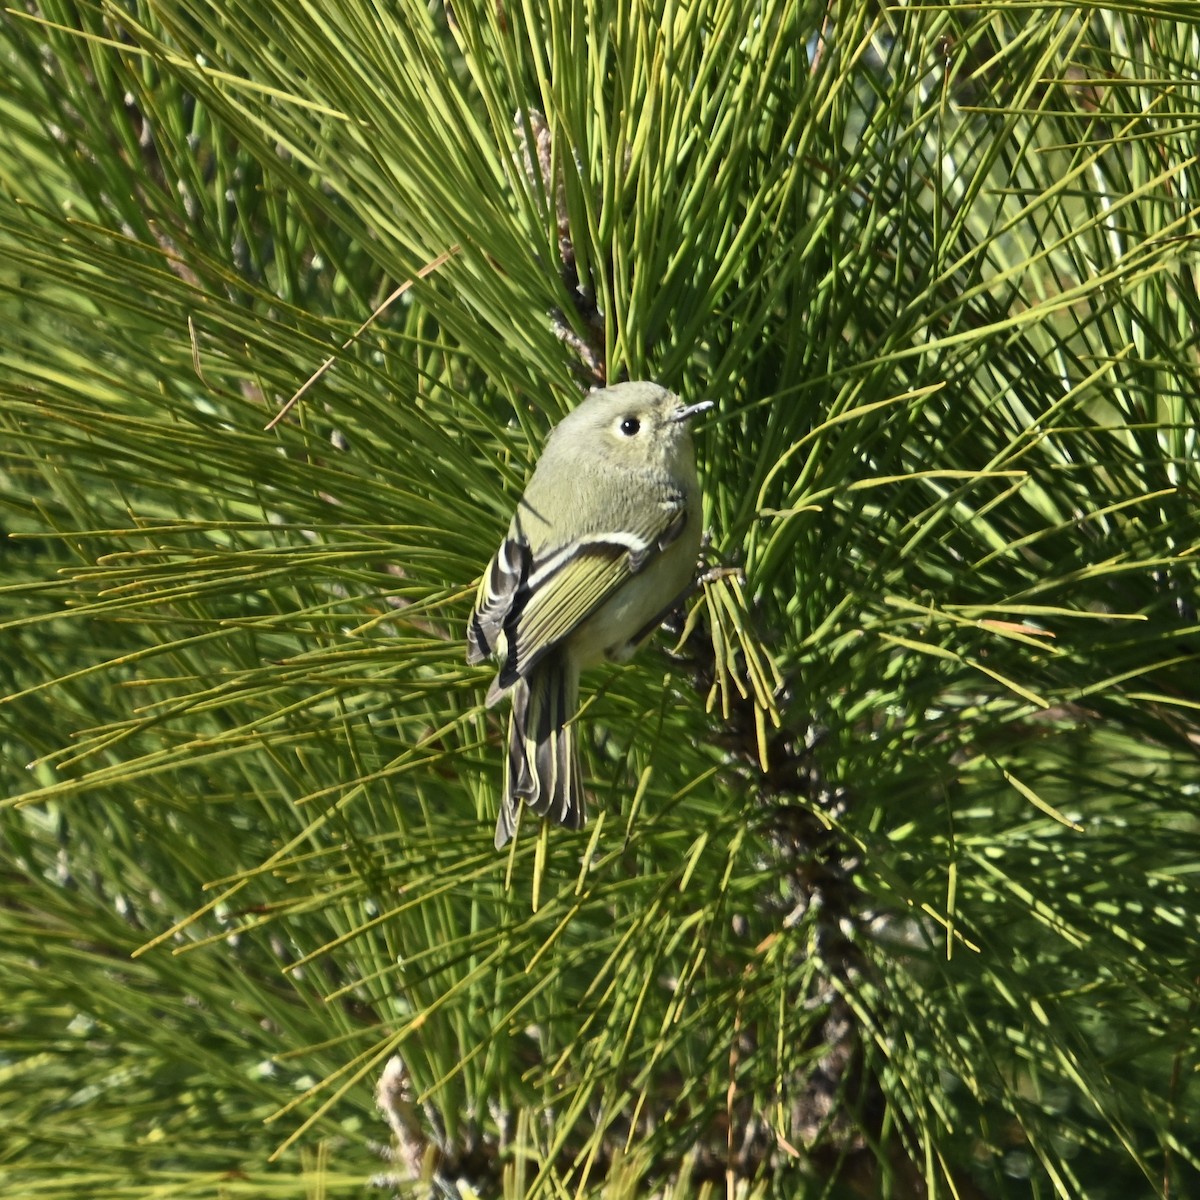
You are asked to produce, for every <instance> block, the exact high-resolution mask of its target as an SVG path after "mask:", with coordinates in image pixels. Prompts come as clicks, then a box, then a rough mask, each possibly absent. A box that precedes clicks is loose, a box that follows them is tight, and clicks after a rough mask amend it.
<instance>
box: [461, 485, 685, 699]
mask: <svg viewBox="0 0 1200 1200" xmlns="http://www.w3.org/2000/svg"><path fill="white" fill-rule="evenodd" d="M686 524H687V509H686V501H685V498H684V496H683V494H682V493H676V492H672V493H670V494H669V495H668V496H667V497H664V499H663V500H662V501H661V502H660V503H658V504H654V505H649V506H647V509H646V511H645V512H644V513H643V514H641V516H640V518H639V520H638V521H637V522H636V527H635V528H633V529H628V530H622V531H620V532H598V533H592V534H587V535H585V536H583V537H581V538H578V539H576V540H575V541H573V542H571V543H570V544H569V545H567V546H560V547H556V548H552V549H548V550H546V551H545V552H543V553H541V554H539V555H537V556H536V557H534V556H529V558H528V559H525V560H523V561H524V565H525V568H526V569H525V571H524V575H523V578H520V579H518V578H517V577H516V574H515V573H513V572H510V573H509V574H508V575H507V576H506V577H505V580H504V584H503V585H502V586H507V585H508V584H510V583H511V584H512V587H511V591H510V592H509V593H508V594H507V598H506V599H505V601H504V613H503V617H501V618H500V619H499V620H498V621H497V622H496V628H497V632H501V633H502V634H503V637H504V642H505V646H504V649H505V662H504V666H503V667H502V668H501V671H500V674H499V676H498V677H497V679H496V684H495V686H494V687H493V692H495V694H496V695H497V696H498V695H499V694H500V693H501V692H503V691H505V690H506V689H507V688H509V687H511V686H512V684H514V683H515V682H516V681H517V679H519V678H521V677H522V676H524V675H526V674H527V673H528V672H529V670H530V669H531V668H532V667H533V666H534V664H535V663H536V662H537V661H538V659H539V658H541V657H542V655H543V654H545V653H546V651H548V650H549V649H551V648H552V647H553V646H555V645H557V644H558V643H559V642H561V641H562V640H563V639H564V638H567V637H569V636H570V635H571V634H572V633H573V632H574V631H575V630H576V629H578V628H579V626H580V625H581V624H582V623H583V622H584V621H586V620H587V618H588V617H590V616H591V615H592V614H593V613H595V612H597V611H598V610H599V609H600V608H602V607H603V606H604V604H605V603H606V602H607V601H608V600H609V599H611V598H612V597H613V596H614V595H615V594H616V593H617V592H618V591H619V590H620V588H621V587H622V586H623V585H624V584H625V582H626V581H627V580H629V579H630V578H632V577H633V576H634V575H636V574H637V573H638V572H639V571H642V570H644V569H645V568H646V566H647V565H648V564H649V563H651V562H653V560H654V559H655V557H656V556H657V555H658V554H659V553H660V552H661V551H662V550H664V549H665V548H666V547H667V546H669V545H670V544H671V543H672V542H673V541H675V539H676V538H677V537H679V535H680V534H681V533H682V532H683V529H684V526H685V525H686ZM511 540H512V539H511V537H510V539H508V540H507V541H506V542H505V546H503V547H501V551H500V553H499V554H498V555H497V556H496V557H497V560H499V559H500V558H504V559H505V560H506V561H509V562H512V561H514V560H517V559H520V558H521V554H520V551H519V550H518V549H517V548H516V547H510V546H509V542H511ZM506 547H508V548H507V549H506ZM525 549H526V551H527V550H528V547H526V548H525ZM491 611H492V610H491V609H489V610H488V613H487V614H485V616H484V619H486V617H487V615H488V614H490V612H491ZM497 611H498V610H497ZM476 615H477V618H478V617H479V613H478V610H477V614H476ZM490 644H492V645H494V644H495V641H494V640H493V641H492V642H491V643H490Z"/></svg>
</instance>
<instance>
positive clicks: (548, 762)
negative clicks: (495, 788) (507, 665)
mask: <svg viewBox="0 0 1200 1200" xmlns="http://www.w3.org/2000/svg"><path fill="white" fill-rule="evenodd" d="M578 703H579V668H578V667H577V666H575V664H574V663H572V662H571V661H570V657H569V656H568V655H567V654H565V653H563V652H562V651H555V652H552V653H550V654H548V655H546V657H545V658H543V659H542V660H541V662H539V663H538V664H537V666H536V667H535V668H534V669H533V671H532V672H530V677H529V678H528V679H518V680H517V682H516V683H515V684H514V685H513V689H512V712H511V713H510V714H509V718H508V763H507V766H506V770H505V773H504V801H503V803H502V804H501V806H500V817H499V819H498V820H497V821H496V849H497V850H499V849H500V848H501V847H502V846H503V845H504V844H505V843H506V842H507V841H508V840H509V838H511V837H512V835H513V833H514V832H515V831H516V827H517V808H518V806H519V804H520V803H521V801H522V800H523V801H524V802H525V803H526V804H528V805H529V807H530V808H532V809H533V811H534V812H535V813H537V814H538V816H540V817H546V816H549V817H553V818H554V819H555V820H556V821H560V822H561V823H562V824H563V825H566V826H568V827H569V828H571V829H578V828H579V827H580V826H581V825H582V824H583V822H584V820H585V819H586V816H587V810H586V807H585V801H584V796H583V780H582V776H581V773H580V770H579V750H578V748H577V747H576V745H575V726H574V724H572V723H570V722H571V718H572V717H573V716H574V715H575V710H576V708H577V707H578Z"/></svg>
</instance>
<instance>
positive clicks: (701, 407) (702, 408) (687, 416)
mask: <svg viewBox="0 0 1200 1200" xmlns="http://www.w3.org/2000/svg"><path fill="white" fill-rule="evenodd" d="M712 407H713V402H712V401H711V400H701V401H700V403H699V404H692V405H689V406H688V407H687V408H681V409H680V410H679V411H678V412H677V413H675V415H674V416H673V417H672V418H671V420H672V421H690V420H691V419H692V418H693V417H698V416H699V415H700V414H701V413H705V412H708V410H709V409H710V408H712Z"/></svg>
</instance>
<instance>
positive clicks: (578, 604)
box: [467, 382, 712, 850]
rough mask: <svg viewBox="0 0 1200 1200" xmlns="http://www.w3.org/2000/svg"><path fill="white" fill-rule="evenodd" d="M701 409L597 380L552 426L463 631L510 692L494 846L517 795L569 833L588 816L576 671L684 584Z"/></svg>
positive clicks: (618, 657) (626, 637) (634, 645)
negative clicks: (695, 429) (694, 430)
mask: <svg viewBox="0 0 1200 1200" xmlns="http://www.w3.org/2000/svg"><path fill="white" fill-rule="evenodd" d="M710 408H712V402H711V401H705V402H704V403H701V404H693V405H691V406H685V405H684V404H683V402H682V401H681V400H680V399H679V397H678V396H676V395H674V394H673V393H671V392H669V391H667V389H666V388H663V387H659V386H658V385H657V384H655V383H645V382H635V383H619V384H616V385H615V386H613V387H608V388H598V389H593V390H592V391H591V392H590V393H589V394H588V396H587V397H586V398H585V399H584V400H583V402H582V403H581V404H580V405H579V407H578V408H576V409H575V410H574V411H573V412H571V413H570V414H569V415H568V416H566V417H564V418H563V420H562V421H560V422H559V423H558V425H556V426H555V428H554V429H553V430H552V431H551V433H550V437H549V438H548V440H547V442H546V446H545V449H544V450H543V451H542V455H541V458H539V459H538V463H537V466H536V467H535V468H534V472H533V476H532V477H531V478H530V480H529V483H528V485H527V486H526V488H525V494H524V496H522V497H521V501H520V503H519V504H518V505H517V511H516V513H515V514H514V515H513V519H512V524H511V525H510V526H509V528H508V534H507V536H506V537H505V539H504V542H503V543H502V545H501V546H500V549H499V550H498V551H497V552H496V555H495V557H494V558H493V559H492V561H491V563H490V564H489V565H488V568H487V570H486V571H485V572H484V573H483V579H482V580H481V581H480V584H479V591H478V594H477V595H476V598H475V611H474V612H473V613H472V615H471V620H470V623H469V625H468V628H467V662H468V663H478V662H482V661H483V659H485V658H487V657H489V656H495V657H496V658H497V659H499V660H500V670H499V672H498V674H497V675H496V678H495V680H494V681H493V683H492V686H491V689H490V690H489V691H488V694H487V705H488V707H489V708H490V707H491V706H492V705H494V704H495V703H496V702H497V701H498V700H499V699H500V698H501V697H502V696H504V695H506V694H511V696H512V711H511V713H510V715H509V721H508V761H507V764H506V769H505V776H504V799H503V802H502V803H501V806H500V817H499V819H498V820H497V822H496V849H497V850H499V849H500V848H501V847H503V846H504V844H505V843H506V842H507V841H508V840H509V838H511V837H512V835H513V833H514V831H515V830H516V825H517V812H518V808H519V802H520V801H522V800H523V801H525V803H526V804H528V805H529V807H530V808H532V809H533V811H534V812H535V813H537V814H538V815H539V816H552V817H554V818H555V820H557V821H560V822H562V824H564V825H567V826H569V827H570V828H572V829H578V828H580V826H582V825H583V823H584V821H585V820H586V816H587V813H586V806H585V802H584V795H583V784H582V782H581V778H580V770H579V752H578V750H577V748H576V745H575V725H574V722H573V720H572V718H573V717H574V716H575V713H576V709H577V708H578V704H579V674H580V672H581V671H582V670H583V669H584V668H585V667H589V666H592V665H594V664H596V663H598V662H601V661H603V660H605V659H608V660H609V661H611V662H627V661H628V660H629V659H630V658H632V657H633V655H634V654H635V653H636V651H637V649H638V647H639V646H640V645H641V644H642V642H644V641H645V640H646V639H647V638H648V637H649V636H650V634H651V633H653V632H654V630H655V628H656V627H657V626H658V624H659V623H660V622H661V621H662V619H663V618H664V617H665V616H666V615H667V613H669V612H670V611H671V609H672V608H674V607H675V606H676V605H677V604H678V603H679V602H680V601H681V600H683V599H684V597H685V596H686V595H687V593H688V592H689V591H690V590H691V588H692V586H693V584H694V581H695V575H696V560H697V556H698V554H699V551H700V535H701V512H700V485H699V482H698V480H697V478H696V460H695V455H694V452H693V449H692V435H691V430H690V428H689V422H690V421H691V419H692V418H693V417H695V416H697V415H699V414H700V413H702V412H706V411H707V410H708V409H710Z"/></svg>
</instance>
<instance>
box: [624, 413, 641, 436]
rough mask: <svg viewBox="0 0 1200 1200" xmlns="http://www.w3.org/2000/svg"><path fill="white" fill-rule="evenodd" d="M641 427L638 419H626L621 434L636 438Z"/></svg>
mask: <svg viewBox="0 0 1200 1200" xmlns="http://www.w3.org/2000/svg"><path fill="white" fill-rule="evenodd" d="M641 427H642V423H641V421H639V420H638V419H637V417H626V418H625V420H623V421H622V422H621V432H622V433H623V434H624V435H625V436H626V437H634V436H635V435H636V434H637V431H638V430H639V429H641Z"/></svg>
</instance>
